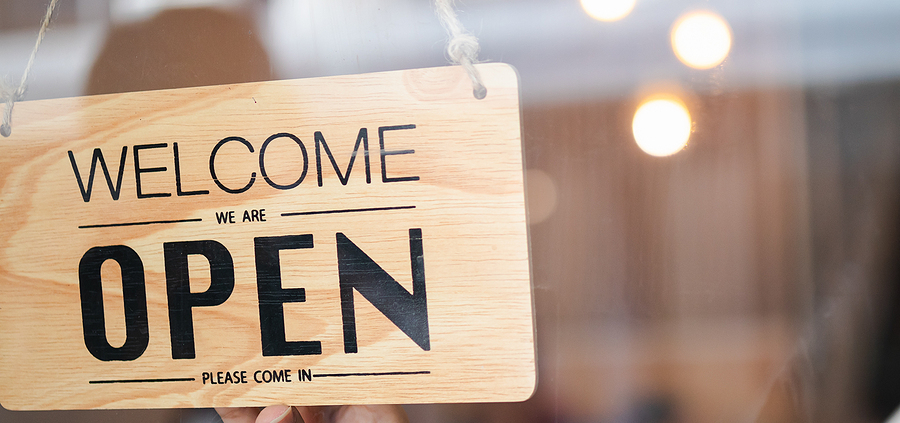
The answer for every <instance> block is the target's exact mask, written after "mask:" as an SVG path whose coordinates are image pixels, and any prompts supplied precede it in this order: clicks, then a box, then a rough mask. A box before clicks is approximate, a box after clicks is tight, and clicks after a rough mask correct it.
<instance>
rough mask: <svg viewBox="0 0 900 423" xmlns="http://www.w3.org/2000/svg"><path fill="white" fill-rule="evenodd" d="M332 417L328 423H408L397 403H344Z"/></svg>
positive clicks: (404, 412)
mask: <svg viewBox="0 0 900 423" xmlns="http://www.w3.org/2000/svg"><path fill="white" fill-rule="evenodd" d="M332 418H333V420H332V422H330V423H376V422H377V423H409V418H408V417H407V416H406V411H405V410H403V407H401V406H399V405H345V406H342V407H340V408H339V409H338V410H337V411H336V412H335V413H334V416H333V417H332Z"/></svg>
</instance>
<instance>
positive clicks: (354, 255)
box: [336, 229, 431, 353]
mask: <svg viewBox="0 0 900 423" xmlns="http://www.w3.org/2000/svg"><path fill="white" fill-rule="evenodd" d="M336 236H337V254H338V273H339V274H340V285H341V313H342V314H343V318H344V319H343V321H344V352H345V353H355V352H357V350H358V347H357V344H356V312H355V310H354V308H353V290H354V289H356V290H357V291H358V292H359V293H360V294H362V296H363V297H364V298H365V299H366V300H368V301H369V302H370V303H372V305H373V306H375V308H377V309H378V311H380V312H381V314H384V315H385V316H386V317H387V318H388V319H390V320H391V322H393V323H394V325H396V326H397V327H398V328H400V330H402V331H403V333H405V334H406V335H407V336H409V337H410V339H412V340H413V341H415V343H416V344H418V345H419V347H421V348H422V349H423V350H425V351H429V350H430V349H431V341H430V339H429V335H428V307H427V303H426V300H425V257H424V253H423V251H422V230H421V229H410V230H409V259H410V265H411V267H412V280H413V292H412V294H410V293H409V291H407V290H406V289H405V288H403V286H402V285H400V284H399V283H397V281H396V280H395V279H394V278H392V277H391V275H389V274H388V273H387V272H385V271H384V269H382V268H381V266H379V265H378V264H377V263H375V262H374V261H373V260H372V259H371V258H369V256H368V255H366V253H364V252H363V251H362V250H360V249H359V247H357V246H356V245H355V244H353V242H352V241H350V239H348V238H347V237H346V236H344V234H342V233H340V232H338V233H337V235H336Z"/></svg>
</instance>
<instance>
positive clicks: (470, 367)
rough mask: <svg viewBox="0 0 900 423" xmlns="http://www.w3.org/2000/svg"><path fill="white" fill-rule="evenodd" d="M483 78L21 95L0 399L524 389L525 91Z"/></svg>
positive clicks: (6, 246)
mask: <svg viewBox="0 0 900 423" xmlns="http://www.w3.org/2000/svg"><path fill="white" fill-rule="evenodd" d="M479 70H480V72H481V75H482V77H483V80H484V83H485V85H486V86H487V87H488V94H487V97H486V98H484V99H481V100H478V99H476V98H475V97H474V96H473V94H472V85H471V82H470V81H469V79H468V77H467V76H466V74H465V72H464V71H463V70H462V69H461V68H459V67H446V68H434V69H418V70H409V71H400V72H386V73H375V74H368V75H354V76H339V77H329V78H316V79H308V80H295V81H277V82H262V83H251V84H238V85H226V86H215V87H201V88H190V89H180V90H165V91H154V92H140V93H127V94H113V95H103V96H93V97H82V98H70V99H59V100H46V101H33V102H24V103H19V104H17V105H16V108H15V114H14V120H13V126H14V127H13V132H12V136H11V137H9V138H6V139H3V140H2V142H4V143H5V145H6V148H5V149H4V153H5V154H4V156H3V158H2V159H0V163H2V166H0V183H2V199H0V218H2V221H3V231H2V232H0V251H2V255H0V403H2V405H3V406H4V407H6V408H8V409H15V410H23V409H24V410H39V409H87V408H162V407H212V406H216V407H223V406H226V407H237V406H264V405H270V404H289V405H315V404H365V403H418V402H466V401H479V402H483V401H518V400H524V399H526V398H528V397H529V396H530V395H531V393H532V391H533V390H534V386H535V354H534V336H533V333H534V329H533V315H532V294H531V282H530V273H529V261H528V235H527V231H526V221H525V198H524V191H523V176H522V174H523V172H522V169H523V163H522V149H521V148H522V146H521V138H520V120H519V113H520V112H519V98H518V86H517V77H516V74H515V71H514V70H513V69H512V68H511V67H509V66H507V65H502V64H492V65H480V66H479Z"/></svg>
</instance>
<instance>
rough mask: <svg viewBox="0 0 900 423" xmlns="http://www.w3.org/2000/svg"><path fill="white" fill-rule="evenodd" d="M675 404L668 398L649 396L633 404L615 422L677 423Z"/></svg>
mask: <svg viewBox="0 0 900 423" xmlns="http://www.w3.org/2000/svg"><path fill="white" fill-rule="evenodd" d="M676 416H677V413H676V412H675V404H674V403H673V402H672V399H670V398H669V397H667V396H649V397H645V398H641V399H639V400H637V401H635V402H634V404H632V406H631V408H630V409H629V410H628V411H627V412H625V413H624V414H623V415H621V416H619V417H618V418H616V419H615V420H613V421H614V422H615V423H675V422H678V421H679V420H678V419H677V417H676Z"/></svg>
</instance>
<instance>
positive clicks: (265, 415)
mask: <svg viewBox="0 0 900 423" xmlns="http://www.w3.org/2000/svg"><path fill="white" fill-rule="evenodd" d="M302 422H303V419H302V418H300V415H299V413H297V412H296V410H294V408H293V407H288V406H286V405H272V406H269V407H266V408H264V409H263V410H262V411H261V412H260V413H259V417H257V418H256V423H302Z"/></svg>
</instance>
